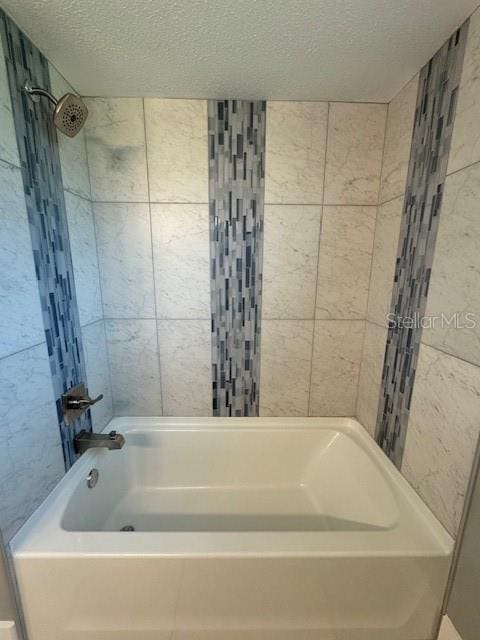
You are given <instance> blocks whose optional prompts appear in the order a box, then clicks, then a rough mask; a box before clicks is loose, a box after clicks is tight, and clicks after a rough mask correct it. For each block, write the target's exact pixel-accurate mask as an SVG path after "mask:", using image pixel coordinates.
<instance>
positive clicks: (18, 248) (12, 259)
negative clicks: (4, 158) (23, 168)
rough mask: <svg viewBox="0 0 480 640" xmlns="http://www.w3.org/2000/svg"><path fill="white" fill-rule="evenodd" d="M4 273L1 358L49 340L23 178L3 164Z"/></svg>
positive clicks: (0, 264) (0, 262) (0, 223)
mask: <svg viewBox="0 0 480 640" xmlns="http://www.w3.org/2000/svg"><path fill="white" fill-rule="evenodd" d="M0 57H1V55H0ZM0 274H2V276H1V277H0V336H1V339H0V358H1V357H4V356H7V355H9V354H11V353H14V352H15V351H19V350H20V349H25V348H26V347H29V346H32V345H34V344H38V343H39V342H42V341H43V340H45V330H44V326H43V319H42V312H41V308H40V296H39V293H38V284H37V278H36V274H35V265H34V262H33V254H32V243H31V239H30V228H29V224H28V219H27V210H26V207H25V195H24V191H23V182H22V176H21V174H20V169H17V168H16V167H13V166H12V165H9V164H5V163H3V162H1V161H0ZM7 274H8V277H6V276H7Z"/></svg>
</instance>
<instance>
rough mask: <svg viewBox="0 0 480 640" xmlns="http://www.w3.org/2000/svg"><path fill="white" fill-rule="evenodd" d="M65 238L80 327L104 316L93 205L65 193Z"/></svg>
mask: <svg viewBox="0 0 480 640" xmlns="http://www.w3.org/2000/svg"><path fill="white" fill-rule="evenodd" d="M65 206H66V209H67V221H68V235H69V237H70V249H71V251H72V262H73V275H74V278H75V290H76V293H77V304H78V313H79V316H80V325H82V326H83V325H84V324H89V323H90V322H95V320H99V319H100V318H101V317H102V316H103V311H102V297H101V294H100V275H99V271H98V258H97V246H96V241H95V226H94V222H93V213H92V203H91V202H90V201H89V200H85V199H84V198H80V197H79V196H76V195H74V194H73V193H70V192H68V191H65Z"/></svg>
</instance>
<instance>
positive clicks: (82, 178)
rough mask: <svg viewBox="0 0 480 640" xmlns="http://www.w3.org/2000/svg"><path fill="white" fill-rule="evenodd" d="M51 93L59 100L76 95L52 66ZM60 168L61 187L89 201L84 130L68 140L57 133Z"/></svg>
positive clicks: (50, 68)
mask: <svg viewBox="0 0 480 640" xmlns="http://www.w3.org/2000/svg"><path fill="white" fill-rule="evenodd" d="M49 72H50V82H51V87H52V93H53V95H54V96H55V97H56V98H58V99H59V98H61V97H62V96H64V95H65V94H66V93H76V91H75V90H74V89H73V87H72V86H71V85H69V84H68V82H67V81H66V80H65V78H64V77H63V76H61V75H60V74H59V73H58V71H57V70H56V69H55V67H53V66H52V65H49ZM57 139H58V148H59V151H60V166H61V168H62V181H63V186H64V188H65V189H68V191H71V192H72V193H76V194H77V195H79V196H82V197H83V198H87V199H90V198H91V193H90V177H89V174H88V162H87V148H86V144H85V128H83V129H82V130H81V131H80V132H79V133H77V135H76V136H75V137H74V138H69V137H68V136H65V135H63V133H60V132H59V131H57Z"/></svg>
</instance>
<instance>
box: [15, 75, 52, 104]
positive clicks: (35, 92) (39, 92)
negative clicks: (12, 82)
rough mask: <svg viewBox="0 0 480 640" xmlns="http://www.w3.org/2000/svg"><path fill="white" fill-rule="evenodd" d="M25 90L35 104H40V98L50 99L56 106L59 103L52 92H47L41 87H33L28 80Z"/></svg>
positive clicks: (24, 86)
mask: <svg viewBox="0 0 480 640" xmlns="http://www.w3.org/2000/svg"><path fill="white" fill-rule="evenodd" d="M23 88H24V90H25V92H26V93H28V95H29V96H30V97H31V99H32V100H33V101H34V102H38V101H39V100H40V96H44V97H45V98H48V99H49V100H50V102H51V103H52V104H54V105H56V104H57V102H58V100H57V99H56V98H55V96H53V95H52V94H51V93H50V91H47V90H46V89H40V87H32V85H31V84H30V82H29V81H28V80H27V81H26V82H25V84H24V85H23Z"/></svg>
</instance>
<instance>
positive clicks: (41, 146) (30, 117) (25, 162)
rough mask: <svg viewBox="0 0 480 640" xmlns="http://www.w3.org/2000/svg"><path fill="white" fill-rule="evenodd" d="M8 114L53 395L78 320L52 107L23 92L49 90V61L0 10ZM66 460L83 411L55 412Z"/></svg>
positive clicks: (68, 383)
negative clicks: (68, 421) (69, 415)
mask: <svg viewBox="0 0 480 640" xmlns="http://www.w3.org/2000/svg"><path fill="white" fill-rule="evenodd" d="M0 37H1V40H2V43H3V53H4V55H5V60H6V65H7V72H8V76H9V85H10V88H11V96H12V113H13V117H14V121H15V131H16V135H17V139H18V141H19V143H20V144H19V147H18V148H19V154H20V157H21V172H22V181H23V192H24V197H25V205H26V209H27V215H28V221H29V227H30V237H31V245H32V251H33V258H34V263H35V273H36V277H37V281H38V291H39V295H40V300H41V309H42V316H43V324H44V328H45V339H46V342H47V346H48V354H49V357H50V374H51V375H50V379H51V382H52V385H53V389H54V397H55V401H56V402H59V401H60V398H61V395H62V394H63V393H64V391H65V389H69V388H70V387H72V386H74V385H76V384H78V383H80V382H81V381H82V380H84V379H85V363H84V359H83V349H82V342H81V331H80V320H79V314H78V306H77V300H76V292H75V288H74V287H73V286H72V285H73V282H74V275H73V264H72V255H71V251H70V242H69V236H68V223H67V214H66V207H65V198H64V188H63V182H62V172H61V166H60V154H59V151H58V145H57V144H52V141H54V142H55V141H56V139H57V135H56V129H55V126H54V124H53V119H52V108H51V105H50V104H49V103H48V101H46V100H43V101H42V100H40V101H39V102H38V103H35V102H33V101H32V100H27V99H25V94H24V92H23V90H22V86H23V83H24V82H25V78H29V79H30V80H31V82H32V85H34V86H40V87H43V88H44V89H46V90H47V91H51V86H50V74H49V70H48V61H47V60H46V58H45V57H44V56H43V55H42V53H41V52H40V51H39V50H38V49H37V48H36V47H35V45H34V44H33V43H32V42H31V41H30V40H28V38H27V37H26V36H25V34H24V33H23V32H22V31H20V29H19V28H18V27H17V26H16V24H15V23H14V22H13V21H12V20H10V18H8V17H7V16H5V15H4V14H2V15H1V17H0ZM57 424H58V427H59V429H60V434H61V439H62V444H63V451H64V456H65V461H66V466H67V467H69V466H70V465H71V464H73V462H74V461H75V459H76V455H75V452H74V447H73V438H74V435H75V433H76V432H77V431H78V430H80V429H87V430H90V429H91V420H90V414H89V413H85V414H82V416H80V417H79V418H78V420H76V422H75V424H74V425H72V426H71V427H67V426H66V425H65V422H64V420H63V416H62V414H61V412H58V413H57Z"/></svg>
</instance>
